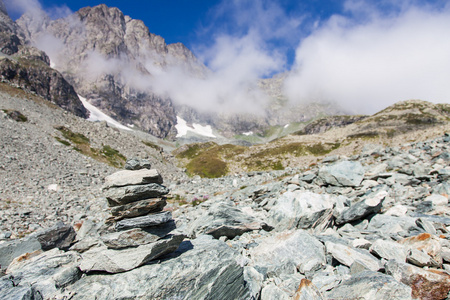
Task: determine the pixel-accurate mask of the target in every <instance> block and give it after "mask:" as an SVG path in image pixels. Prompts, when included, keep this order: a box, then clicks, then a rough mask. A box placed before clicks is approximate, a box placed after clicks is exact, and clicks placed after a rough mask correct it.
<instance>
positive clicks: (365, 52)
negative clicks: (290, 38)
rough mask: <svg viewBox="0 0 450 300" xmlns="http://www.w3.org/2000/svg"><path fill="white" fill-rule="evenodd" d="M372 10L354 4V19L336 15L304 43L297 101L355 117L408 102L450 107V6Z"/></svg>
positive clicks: (291, 93) (293, 94)
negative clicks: (320, 103)
mask: <svg viewBox="0 0 450 300" xmlns="http://www.w3.org/2000/svg"><path fill="white" fill-rule="evenodd" d="M367 7H369V8H371V9H373V7H371V6H370V4H369V3H368V2H364V1H347V8H348V9H351V10H352V11H351V12H350V13H351V14H350V17H344V16H338V15H335V16H333V17H331V18H330V19H329V20H328V21H326V22H325V23H324V24H323V25H322V26H319V27H318V28H317V29H316V30H314V31H313V32H312V34H311V35H309V36H308V37H307V38H305V39H303V40H302V42H301V43H300V45H299V47H298V48H297V50H296V59H295V67H294V70H293V72H292V75H291V76H290V77H289V78H288V80H287V82H286V93H287V95H288V97H289V98H290V99H291V101H310V100H325V101H335V102H337V103H339V104H341V105H342V106H343V107H344V108H346V109H348V110H350V111H353V112H355V113H374V112H376V111H378V110H381V109H383V108H385V107H386V106H388V105H391V104H393V103H395V102H397V101H401V100H408V99H421V100H427V101H431V102H439V103H450V84H449V82H450V71H449V70H450V7H448V6H446V7H441V8H439V9H437V8H434V7H431V6H420V7H419V6H416V5H413V4H410V2H409V1H403V2H402V6H399V7H398V8H397V11H394V12H390V13H388V14H387V15H386V14H385V15H383V14H382V12H380V11H377V10H376V9H373V10H372V11H370V10H367V9H364V8H367Z"/></svg>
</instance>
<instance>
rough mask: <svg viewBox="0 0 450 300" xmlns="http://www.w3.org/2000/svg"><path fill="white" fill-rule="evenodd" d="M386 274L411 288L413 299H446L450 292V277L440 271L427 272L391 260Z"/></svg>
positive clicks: (387, 264) (387, 265)
mask: <svg viewBox="0 0 450 300" xmlns="http://www.w3.org/2000/svg"><path fill="white" fill-rule="evenodd" d="M385 269H386V274H388V275H391V276H392V277H393V278H395V280H397V281H398V282H401V283H403V284H405V285H408V286H410V287H411V289H412V291H411V296H412V297H413V299H446V297H447V296H448V293H449V291H450V275H449V274H447V273H446V272H442V271H439V270H425V269H422V268H418V267H416V266H413V265H410V264H407V263H401V262H398V261H395V260H391V261H389V262H388V263H386V265H385Z"/></svg>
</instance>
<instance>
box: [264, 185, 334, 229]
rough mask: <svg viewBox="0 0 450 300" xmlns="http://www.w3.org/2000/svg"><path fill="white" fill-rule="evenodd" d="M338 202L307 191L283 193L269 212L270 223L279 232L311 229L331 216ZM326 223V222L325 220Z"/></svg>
mask: <svg viewBox="0 0 450 300" xmlns="http://www.w3.org/2000/svg"><path fill="white" fill-rule="evenodd" d="M335 203H336V200H335V199H334V198H332V197H331V196H330V195H319V194H315V193H311V192H305V191H293V192H286V193H283V194H282V195H281V196H280V197H278V198H277V199H276V200H275V201H274V204H273V206H272V207H271V208H270V210H269V222H270V224H271V225H272V226H274V227H275V228H276V229H277V230H279V231H281V230H287V229H294V228H303V229H306V228H310V227H315V226H318V223H320V222H317V221H319V220H320V219H321V218H322V217H324V216H329V218H331V215H330V213H331V212H332V210H333V207H334V204H335ZM325 221H326V220H325Z"/></svg>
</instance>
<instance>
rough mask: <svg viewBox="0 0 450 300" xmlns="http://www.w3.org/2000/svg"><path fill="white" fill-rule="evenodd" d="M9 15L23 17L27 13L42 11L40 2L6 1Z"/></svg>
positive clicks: (26, 0) (31, 0)
mask: <svg viewBox="0 0 450 300" xmlns="http://www.w3.org/2000/svg"><path fill="white" fill-rule="evenodd" d="M4 3H5V5H6V8H7V9H8V13H12V14H17V15H22V14H24V13H26V12H36V11H42V5H41V3H40V2H39V0H5V1H4Z"/></svg>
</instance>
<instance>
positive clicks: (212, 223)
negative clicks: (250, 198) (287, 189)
mask: <svg viewBox="0 0 450 300" xmlns="http://www.w3.org/2000/svg"><path fill="white" fill-rule="evenodd" d="M262 228H264V229H267V230H269V229H270V228H269V226H267V224H265V223H264V222H262V221H260V220H258V219H257V218H255V217H253V216H251V215H248V214H246V213H245V212H244V211H243V210H242V209H240V208H238V207H236V206H234V205H233V204H232V203H230V202H218V203H213V204H212V205H211V206H210V207H208V208H207V209H205V210H203V211H202V212H201V214H199V215H197V216H196V219H195V221H194V222H192V223H191V224H190V225H189V228H188V230H187V232H188V235H189V236H190V237H195V236H197V235H201V234H205V233H206V234H209V235H212V236H213V237H215V238H217V239H218V238H220V237H221V236H226V237H228V238H229V239H233V238H234V237H236V236H238V235H241V234H243V233H244V232H247V231H252V230H259V229H262Z"/></svg>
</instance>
